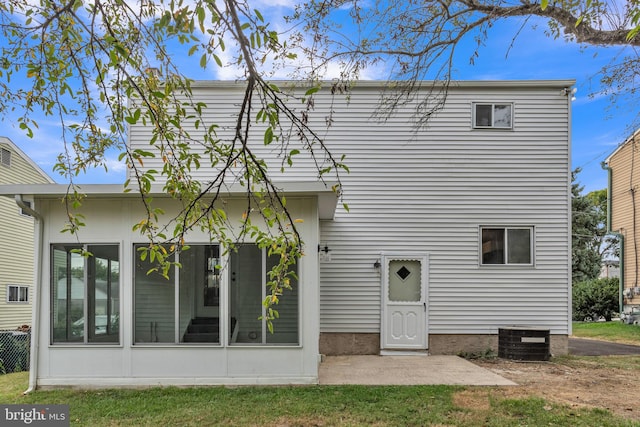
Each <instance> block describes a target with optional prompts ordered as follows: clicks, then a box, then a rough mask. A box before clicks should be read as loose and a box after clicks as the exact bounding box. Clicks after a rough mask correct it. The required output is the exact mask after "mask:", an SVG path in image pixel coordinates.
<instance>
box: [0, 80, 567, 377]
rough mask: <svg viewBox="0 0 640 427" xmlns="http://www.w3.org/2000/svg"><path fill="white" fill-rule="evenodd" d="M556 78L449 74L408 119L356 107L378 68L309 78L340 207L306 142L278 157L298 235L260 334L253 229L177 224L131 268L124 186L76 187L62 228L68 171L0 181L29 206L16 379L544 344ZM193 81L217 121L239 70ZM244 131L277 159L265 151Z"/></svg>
mask: <svg viewBox="0 0 640 427" xmlns="http://www.w3.org/2000/svg"><path fill="white" fill-rule="evenodd" d="M573 83H574V82H573V81H568V80H564V81H501V82H489V81H487V82H453V83H452V84H451V87H450V88H449V95H448V98H447V101H446V104H445V105H444V108H443V109H442V110H441V111H439V112H438V114H437V115H435V116H434V117H433V118H432V120H431V121H430V122H429V124H428V125H427V126H426V127H423V128H420V129H416V128H415V127H414V126H413V122H412V118H413V114H414V113H415V111H416V110H415V104H411V105H406V106H404V107H401V108H400V110H399V111H397V112H396V114H394V115H392V116H391V117H389V118H388V119H387V120H386V121H384V122H381V121H376V120H373V119H372V114H373V113H374V109H375V106H376V104H377V102H378V100H379V97H380V90H381V88H382V87H383V84H382V83H379V82H360V83H358V84H357V85H356V86H355V87H354V88H353V89H352V91H351V93H350V96H349V98H348V100H345V99H344V98H342V97H335V98H334V97H332V95H331V94H330V93H329V90H328V89H325V90H322V91H320V92H319V93H318V94H317V98H316V100H315V108H314V110H313V111H312V112H311V113H310V117H309V120H310V122H311V123H316V124H321V123H325V118H326V116H327V114H328V113H329V109H331V110H332V111H333V117H332V119H333V122H332V126H331V127H330V128H329V129H328V131H327V132H326V137H325V142H326V144H327V145H328V147H329V148H330V149H331V150H332V151H333V152H334V153H335V154H336V155H338V156H340V155H342V154H345V155H346V162H347V164H348V166H349V168H350V173H349V174H345V175H343V176H342V191H343V200H342V201H343V202H345V203H347V204H348V205H349V211H348V212H347V211H346V210H345V209H344V208H343V206H342V203H340V204H338V203H337V202H338V200H337V197H336V195H335V194H334V193H333V191H332V190H331V185H332V184H334V183H328V184H326V185H325V184H323V183H320V182H318V180H317V171H316V170H315V169H314V167H313V164H312V162H311V161H309V159H308V158H306V157H304V155H303V154H300V155H299V160H296V163H295V164H294V167H293V168H292V169H290V170H286V171H285V172H284V173H283V174H279V173H276V174H275V179H276V180H277V181H278V185H279V187H280V188H281V191H282V193H283V194H285V195H286V197H287V206H288V207H289V209H290V210H291V212H292V215H293V217H294V218H300V219H303V220H304V222H302V223H301V224H300V226H299V232H300V233H301V236H302V238H303V240H304V242H305V247H306V248H307V249H306V254H305V256H303V257H302V258H301V259H300V261H299V262H298V265H297V267H298V271H297V273H298V283H297V284H294V291H293V292H291V293H289V294H286V293H285V295H284V296H283V298H282V301H283V302H282V304H284V305H285V306H284V307H283V306H280V311H281V313H282V317H281V318H280V319H277V321H276V323H275V333H273V334H271V333H269V332H268V331H267V328H266V325H265V323H264V321H262V320H260V319H259V317H260V315H261V310H262V306H261V304H260V302H261V300H262V297H263V295H264V292H265V289H264V283H265V280H266V279H265V277H266V274H267V271H268V270H269V268H270V265H271V262H272V261H271V259H270V258H269V257H268V256H267V255H266V254H265V251H264V250H262V249H260V248H258V247H257V246H256V245H253V244H251V243H245V244H243V245H242V246H241V247H240V249H239V250H238V251H237V252H231V253H230V254H228V255H223V253H224V251H223V250H221V248H220V247H219V245H218V244H217V243H216V242H211V241H210V240H209V238H208V236H207V235H206V234H204V233H201V232H199V231H195V230H194V231H190V232H189V235H188V237H187V243H188V244H189V246H190V249H189V250H188V251H186V252H183V253H182V254H181V255H180V256H179V262H180V263H181V264H182V269H180V270H179V271H172V272H171V275H170V280H169V281H167V280H165V279H162V278H159V277H156V276H154V275H147V274H146V272H147V270H148V264H146V263H145V262H142V261H140V259H139V257H138V256H137V253H136V252H137V251H136V249H137V247H138V246H139V245H144V244H145V239H144V237H141V236H140V235H138V234H137V233H133V232H132V231H131V227H132V224H133V223H135V222H137V221H138V220H139V218H141V217H142V216H143V215H144V211H143V208H142V206H140V203H139V201H138V199H137V198H136V196H135V194H132V193H127V194H124V193H123V192H122V187H121V186H117V185H115V186H114V185H83V186H82V191H83V192H84V193H85V194H86V195H87V197H86V198H85V199H84V201H83V206H82V208H81V212H82V213H83V214H84V215H85V218H86V221H85V222H86V226H85V227H83V228H82V229H81V230H80V232H79V235H78V237H75V236H70V235H69V234H68V233H64V234H61V233H60V232H59V230H60V229H61V228H62V227H63V224H64V221H65V219H66V213H65V208H64V206H63V205H62V204H61V203H60V198H61V196H63V195H64V193H65V191H66V186H65V185H40V186H9V187H7V186H5V187H3V188H0V194H4V195H9V196H12V197H13V196H14V195H15V194H22V195H23V197H24V198H25V199H30V200H33V201H34V209H35V211H34V212H33V214H34V215H39V216H40V217H41V219H42V221H39V224H41V233H42V239H41V240H40V241H41V242H42V245H41V246H40V248H39V249H40V252H41V254H42V256H41V259H40V265H41V269H40V270H39V272H38V274H39V277H40V280H39V283H40V288H39V296H41V302H42V303H41V304H40V305H39V307H40V309H39V310H38V313H39V320H38V328H37V329H36V332H37V339H36V342H37V344H38V345H37V347H34V348H35V349H36V350H37V351H36V352H35V353H36V354H35V355H34V356H33V357H34V358H35V362H34V361H33V360H32V363H31V366H32V372H31V375H32V376H31V386H35V385H36V383H37V385H39V386H61V385H76V386H77V385H80V386H105V385H108V386H116V385H148V384H221V383H222V384H263V383H314V382H317V378H318V364H319V361H320V355H321V354H327V355H335V354H380V353H381V352H382V353H386V352H387V351H390V350H403V351H404V350H411V351H417V352H429V353H431V354H456V353H458V352H461V351H484V350H487V349H489V348H493V349H494V350H495V349H496V348H497V346H498V330H499V329H500V328H503V327H510V326H514V325H518V326H523V327H531V328H542V329H546V330H547V331H550V341H551V342H550V347H551V352H552V353H554V354H566V353H567V350H568V336H569V335H570V333H571V262H570V253H571V233H570V231H571V230H570V227H571V221H570V217H571V201H570V180H571V174H570V142H569V141H570V107H571V103H570V99H569V97H568V96H567V94H569V93H570V90H571V86H572V85H573ZM193 88H194V98H195V99H202V100H206V102H207V103H208V105H209V109H208V110H207V114H209V116H208V117H207V120H208V121H210V122H212V123H217V124H218V125H220V127H219V128H218V136H219V137H220V138H223V139H224V138H226V137H228V136H229V135H231V134H232V132H233V131H234V123H233V120H234V115H235V114H237V111H238V108H239V103H240V101H241V100H242V96H243V89H244V86H243V84H242V83H233V82H197V83H195V84H194V85H193ZM149 138H150V130H149V129H148V128H145V127H144V126H142V125H139V126H133V127H132V128H131V129H130V145H131V148H138V147H140V148H141V147H144V149H145V150H148V149H149V147H148V144H147V142H148V141H149ZM253 143H254V144H255V146H254V147H253V149H254V150H255V151H254V153H256V155H258V156H262V157H263V158H265V159H266V160H267V162H268V163H269V164H271V165H277V166H279V164H280V160H279V159H278V158H277V154H278V152H277V151H278V150H273V149H272V148H271V147H268V146H264V144H263V142H262V138H258V139H257V140H256V141H253ZM296 158H298V156H296ZM161 161H162V159H161V157H160V156H158V158H157V159H147V160H146V161H145V167H148V168H155V169H161V163H160V162H161ZM274 169H275V168H274ZM276 170H277V169H276ZM212 173H213V171H212V170H210V169H206V168H203V169H200V170H198V171H196V172H194V174H195V175H196V177H197V178H200V179H202V180H207V178H208V177H211V176H212ZM158 184H159V185H160V186H161V184H162V183H158ZM159 188H161V187H159ZM243 191H244V190H243V188H241V187H239V186H232V187H231V188H229V190H228V193H227V194H225V197H226V199H225V203H224V206H225V210H226V212H227V217H228V218H230V219H232V220H233V219H237V220H238V221H240V219H241V218H242V214H243V212H244V208H245V203H244V201H243V199H242V196H243ZM133 193H135V192H133ZM154 200H155V202H156V204H157V205H158V206H159V207H162V208H163V209H164V210H165V211H166V212H167V216H168V217H170V216H171V215H172V214H173V213H174V212H176V210H177V209H179V206H178V205H177V204H176V202H175V201H174V200H172V199H170V198H167V197H163V195H162V193H161V191H159V190H158V191H157V193H156V194H154ZM78 239H79V240H78ZM80 247H84V248H85V249H87V250H88V251H90V252H91V253H93V254H94V257H90V258H83V257H81V256H80V255H79V254H78V253H76V252H75V251H74V249H78V248H80ZM315 248H318V253H316V251H315ZM216 265H220V266H222V269H221V270H220V269H217V268H215V266H216ZM91 272H95V274H90V273H91ZM74 288H77V289H82V292H81V291H77V292H76V291H74ZM82 298H84V299H82ZM33 367H35V369H33Z"/></svg>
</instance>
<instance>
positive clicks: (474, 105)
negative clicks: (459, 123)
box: [471, 102, 515, 130]
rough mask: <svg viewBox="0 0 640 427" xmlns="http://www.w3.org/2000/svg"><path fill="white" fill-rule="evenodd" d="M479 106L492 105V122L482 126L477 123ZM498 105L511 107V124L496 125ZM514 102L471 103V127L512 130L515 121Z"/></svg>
mask: <svg viewBox="0 0 640 427" xmlns="http://www.w3.org/2000/svg"><path fill="white" fill-rule="evenodd" d="M478 106H491V124H490V125H487V126H480V125H478V124H477V121H476V119H477V109H478ZM496 106H508V107H509V109H510V116H511V119H510V121H509V126H496V120H495V109H496ZM514 109H515V108H514V103H513V102H473V103H472V104H471V127H472V128H473V129H499V130H512V129H513V122H514Z"/></svg>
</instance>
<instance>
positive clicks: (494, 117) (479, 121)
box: [473, 103, 513, 129]
mask: <svg viewBox="0 0 640 427" xmlns="http://www.w3.org/2000/svg"><path fill="white" fill-rule="evenodd" d="M473 127H474V128H498V129H511V128H512V127H513V105H512V104H490V103H487V104H484V103H476V104H473Z"/></svg>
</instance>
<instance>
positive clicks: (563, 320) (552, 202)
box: [130, 81, 571, 345]
mask: <svg viewBox="0 0 640 427" xmlns="http://www.w3.org/2000/svg"><path fill="white" fill-rule="evenodd" d="M570 85H571V82H566V81H564V82H479V83H473V82H460V83H457V84H456V83H454V84H452V85H451V87H450V90H449V94H448V98H447V102H446V104H445V106H444V108H443V109H442V110H441V111H440V112H439V113H438V114H437V115H436V116H435V117H433V118H432V119H431V121H430V122H429V124H428V125H427V126H426V127H423V128H416V127H415V126H414V123H415V112H416V106H417V104H416V102H409V103H408V104H407V105H405V106H401V107H400V108H399V110H398V111H396V112H395V114H393V115H392V116H390V117H388V118H387V120H386V121H384V122H383V121H376V120H374V119H372V116H373V114H374V113H375V110H374V108H375V106H376V105H378V102H379V99H380V85H379V84H377V83H368V84H367V83H360V84H358V85H357V86H356V87H354V88H353V89H352V91H351V92H350V93H349V97H348V99H346V98H345V97H344V96H331V95H330V94H329V93H328V91H327V90H324V91H321V92H319V93H318V95H317V97H316V98H315V102H314V109H313V111H311V112H310V113H309V123H310V125H311V126H315V127H316V129H324V127H325V123H326V119H327V117H329V116H330V117H331V119H332V125H331V127H329V128H328V129H327V131H326V133H323V136H324V143H325V144H326V145H327V146H328V147H329V149H330V150H331V151H332V153H333V155H334V156H335V157H337V158H340V156H341V155H343V154H344V155H346V159H345V162H346V164H347V165H348V166H349V169H350V173H349V174H343V175H342V177H341V180H342V190H343V202H345V203H347V204H348V206H349V212H347V211H345V210H344V209H342V208H341V207H339V208H338V210H337V212H336V215H335V218H334V219H333V220H331V221H322V222H321V236H320V243H321V246H322V247H325V246H326V247H327V248H328V249H329V250H330V252H329V256H323V258H321V264H320V267H321V285H320V292H321V295H320V304H321V306H320V322H321V331H322V333H323V336H324V335H326V336H327V337H328V336H329V335H328V334H379V333H380V325H381V321H380V319H381V282H382V278H381V277H380V272H379V269H376V268H374V264H375V263H376V261H378V260H380V259H381V256H382V254H387V255H393V254H402V253H407V252H409V253H412V254H425V255H428V256H429V266H430V271H429V277H428V306H427V311H428V313H427V315H428V320H427V324H428V331H427V333H428V334H429V336H430V337H431V336H432V335H438V334H441V335H458V334H460V335H494V334H497V333H498V329H499V328H500V327H505V326H513V325H523V326H530V327H540V328H548V329H549V330H550V331H551V334H553V335H557V336H558V337H566V336H567V335H569V334H570V333H571V322H570V319H571V292H570V289H571V288H570V283H571V278H570V274H571V272H570V270H571V268H570V250H571V249H570V248H571V244H570V243H571V238H570V102H569V99H568V97H567V96H566V92H565V91H564V90H563V89H564V88H566V87H567V86H570ZM242 89H243V86H242V85H239V84H230V83H218V84H216V83H204V82H203V83H201V84H200V85H195V96H196V97H197V99H198V100H199V101H203V102H205V103H207V104H208V105H209V106H210V108H209V110H207V114H208V116H207V117H206V119H207V120H208V122H209V123H217V124H219V125H220V128H219V131H218V136H219V137H220V138H221V139H223V140H225V139H226V138H229V137H230V136H231V135H232V132H233V129H234V123H233V117H234V115H236V113H237V111H238V108H239V101H240V100H241V99H242ZM298 102H299V101H298ZM473 102H499V103H512V105H513V128H512V129H509V130H505V129H473V128H472V103H473ZM297 105H300V104H297ZM294 108H296V107H295V106H294ZM258 130H259V129H258ZM258 130H256V141H257V144H256V145H255V146H254V147H253V150H254V153H256V155H258V156H261V157H263V158H266V159H267V161H268V162H269V164H270V165H271V167H272V170H276V171H277V170H278V169H279V165H280V164H281V162H282V161H281V159H278V156H277V154H278V153H279V150H278V149H274V148H272V147H265V146H264V145H263V144H262V138H261V137H260V134H259V133H258ZM192 136H196V137H197V135H192ZM130 137H131V138H130V141H131V145H132V147H133V148H136V147H138V146H145V144H146V141H148V140H149V138H150V134H149V131H148V129H144V128H141V127H134V128H133V129H131V134H130ZM291 148H296V147H291ZM301 151H303V150H301ZM294 161H295V164H294V167H293V168H291V169H287V170H286V171H285V173H284V174H282V175H280V174H279V172H275V173H274V179H275V180H278V179H283V180H291V179H293V180H301V181H305V180H308V181H315V180H317V172H316V170H315V168H314V167H313V163H312V161H311V159H310V157H309V156H305V155H303V154H300V155H298V156H295V158H294ZM160 162H161V159H160V156H158V158H157V159H155V161H154V160H146V163H145V166H146V167H149V168H154V169H160V168H161V164H160ZM194 175H195V176H196V177H197V178H200V179H205V180H206V179H207V178H208V177H210V176H211V171H208V170H206V169H203V170H200V171H197V172H194ZM483 225H494V226H514V225H515V226H532V227H534V245H535V248H534V258H535V264H534V266H532V267H514V266H510V267H505V266H495V267H489V266H480V261H479V258H480V242H479V240H480V237H479V230H480V227H481V226H483ZM345 345H347V344H345ZM348 345H350V344H348Z"/></svg>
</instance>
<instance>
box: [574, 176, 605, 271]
mask: <svg viewBox="0 0 640 427" xmlns="http://www.w3.org/2000/svg"><path fill="white" fill-rule="evenodd" d="M579 173H580V169H579V168H578V169H576V170H574V171H573V172H572V173H571V211H572V216H571V217H572V221H571V236H572V239H571V252H572V281H573V283H576V282H583V281H586V280H592V279H595V278H597V277H598V274H599V273H600V268H601V255H600V246H601V243H602V238H603V237H604V231H605V228H606V226H604V225H603V223H602V216H601V215H602V213H601V212H599V210H598V208H597V207H596V205H595V204H594V203H593V200H592V198H589V197H588V196H584V195H582V191H583V190H584V187H583V186H581V185H580V184H579V183H578V182H577V175H578V174H579ZM605 215H606V213H605ZM605 218H606V216H605Z"/></svg>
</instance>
